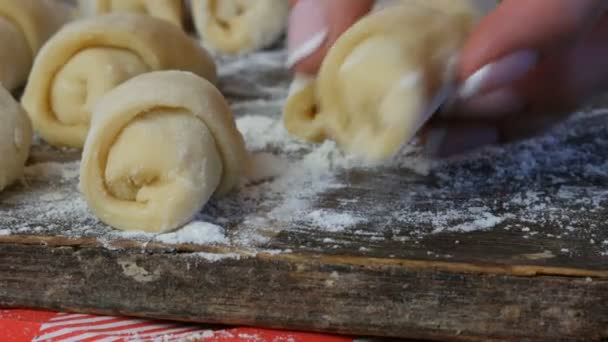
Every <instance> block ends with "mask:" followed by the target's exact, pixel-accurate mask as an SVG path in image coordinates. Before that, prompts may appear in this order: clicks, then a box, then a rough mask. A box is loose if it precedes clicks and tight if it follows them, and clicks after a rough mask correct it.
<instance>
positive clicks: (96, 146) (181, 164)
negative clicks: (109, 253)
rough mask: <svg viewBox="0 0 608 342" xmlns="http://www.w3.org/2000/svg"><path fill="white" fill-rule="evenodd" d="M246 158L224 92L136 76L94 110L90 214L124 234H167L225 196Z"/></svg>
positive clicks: (184, 76)
mask: <svg viewBox="0 0 608 342" xmlns="http://www.w3.org/2000/svg"><path fill="white" fill-rule="evenodd" d="M248 163H249V162H248V156H247V152H246V150H245V145H244V142H243V138H242V136H241V134H240V133H239V132H238V130H237V128H236V123H235V121H234V118H233V116H232V113H231V111H230V109H229V107H228V105H227V104H226V102H225V100H224V97H223V96H222V95H221V93H220V92H219V91H218V90H217V89H216V88H215V87H214V86H213V85H212V84H211V83H209V82H207V81H206V80H204V79H202V78H200V77H198V76H196V75H194V74H192V73H187V72H180V71H162V72H153V73H148V74H144V75H141V76H138V77H135V78H133V79H131V80H129V81H127V82H125V83H124V84H122V85H120V86H119V87H117V88H115V89H114V90H112V91H110V92H109V93H108V94H107V95H105V96H104V97H103V98H102V99H101V100H100V101H99V103H98V104H97V106H96V108H95V110H94V114H93V122H92V125H91V132H90V134H89V137H88V139H87V142H86V145H85V148H84V152H83V160H82V164H81V171H80V189H81V191H82V192H83V193H84V196H85V198H86V200H87V202H88V204H89V206H90V208H91V209H92V211H93V212H94V213H95V214H96V215H97V216H98V217H99V218H100V219H101V220H102V221H103V222H105V223H107V224H109V225H110V226H113V227H115V228H119V229H123V230H143V231H147V232H167V231H170V230H173V229H175V228H177V227H179V226H181V225H183V224H185V223H187V222H188V221H189V220H191V219H192V217H193V216H194V215H195V214H196V213H197V212H198V211H199V210H200V209H201V208H202V207H203V206H204V205H205V203H207V201H208V200H209V198H210V197H211V196H212V195H213V194H214V193H216V194H217V195H222V194H226V193H227V192H228V191H230V190H232V189H233V188H235V186H237V185H238V183H239V181H240V179H241V176H245V175H246V174H247V171H248V168H249V167H248Z"/></svg>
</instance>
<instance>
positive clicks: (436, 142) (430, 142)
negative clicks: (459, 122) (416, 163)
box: [425, 127, 448, 157]
mask: <svg viewBox="0 0 608 342" xmlns="http://www.w3.org/2000/svg"><path fill="white" fill-rule="evenodd" d="M447 134H448V130H447V128H444V127H439V128H433V129H431V130H430V131H429V133H428V137H427V140H426V144H425V147H426V151H427V153H428V155H430V156H431V157H435V156H438V155H439V153H440V152H441V148H442V147H443V142H444V141H445V138H446V136H447Z"/></svg>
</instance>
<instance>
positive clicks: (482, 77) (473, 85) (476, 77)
mask: <svg viewBox="0 0 608 342" xmlns="http://www.w3.org/2000/svg"><path fill="white" fill-rule="evenodd" d="M491 71H492V64H488V65H486V66H484V67H483V68H481V69H479V70H477V71H476V72H475V73H474V74H473V75H471V76H470V77H469V78H468V79H467V80H466V81H465V82H464V84H463V85H462V87H461V88H460V90H459V92H458V96H459V97H460V98H462V99H468V98H470V97H472V96H474V95H477V93H479V91H480V90H481V89H482V88H483V87H484V85H485V81H486V80H487V78H488V76H489V75H490V72H491Z"/></svg>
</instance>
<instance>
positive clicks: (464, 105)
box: [454, 88, 526, 118]
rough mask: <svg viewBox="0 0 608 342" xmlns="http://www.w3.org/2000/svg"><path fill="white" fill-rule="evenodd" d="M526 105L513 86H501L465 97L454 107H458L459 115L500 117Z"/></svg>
mask: <svg viewBox="0 0 608 342" xmlns="http://www.w3.org/2000/svg"><path fill="white" fill-rule="evenodd" d="M525 105H526V104H525V102H524V100H523V98H522V97H521V96H520V95H519V94H517V93H516V92H515V91H514V90H513V89H512V88H501V89H498V90H494V91H491V92H489V93H487V94H482V95H477V96H473V97H470V98H468V99H464V100H462V101H460V102H458V103H457V104H455V106H454V107H456V108H457V110H456V111H455V113H458V114H457V115H458V116H459V117H469V118H478V117H483V118H499V117H502V116H505V115H507V114H512V113H516V112H519V111H522V110H523V109H524V108H525Z"/></svg>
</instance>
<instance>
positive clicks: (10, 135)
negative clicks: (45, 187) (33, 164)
mask: <svg viewBox="0 0 608 342" xmlns="http://www.w3.org/2000/svg"><path fill="white" fill-rule="evenodd" d="M31 144H32V124H31V123H30V119H29V118H28V117H27V114H25V111H24V110H23V109H22V108H21V106H20V105H19V103H17V101H15V100H14V99H13V97H12V96H11V94H10V93H9V92H8V91H7V90H6V89H4V87H2V86H0V191H2V190H3V189H4V188H5V187H7V186H9V185H11V184H12V183H13V182H14V181H16V180H17V179H19V178H20V177H21V176H22V175H23V166H24V165H25V161H26V160H27V157H28V156H29V153H30V146H31Z"/></svg>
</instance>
